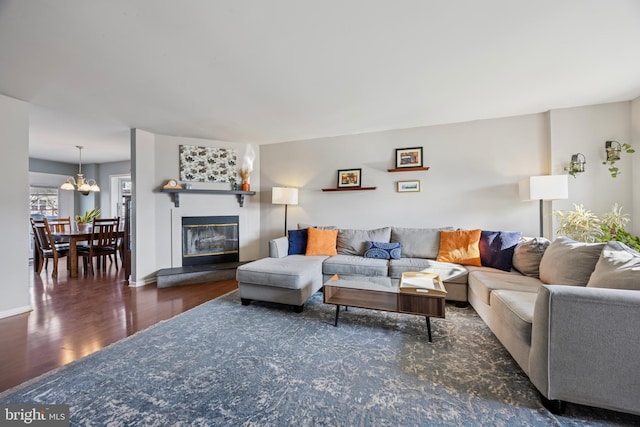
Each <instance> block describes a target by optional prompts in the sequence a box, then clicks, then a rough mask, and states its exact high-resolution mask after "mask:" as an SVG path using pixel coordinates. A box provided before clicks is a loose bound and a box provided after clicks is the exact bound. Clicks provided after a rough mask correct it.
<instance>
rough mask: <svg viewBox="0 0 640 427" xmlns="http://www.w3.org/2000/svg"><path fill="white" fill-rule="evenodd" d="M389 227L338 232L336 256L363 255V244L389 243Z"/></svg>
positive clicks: (340, 230)
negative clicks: (368, 242)
mask: <svg viewBox="0 0 640 427" xmlns="http://www.w3.org/2000/svg"><path fill="white" fill-rule="evenodd" d="M390 238H391V227H383V228H377V229H374V230H353V229H348V228H346V229H339V230H338V244H337V249H338V254H339V255H360V256H362V255H364V251H365V242H366V241H367V240H370V241H372V242H389V239H390Z"/></svg>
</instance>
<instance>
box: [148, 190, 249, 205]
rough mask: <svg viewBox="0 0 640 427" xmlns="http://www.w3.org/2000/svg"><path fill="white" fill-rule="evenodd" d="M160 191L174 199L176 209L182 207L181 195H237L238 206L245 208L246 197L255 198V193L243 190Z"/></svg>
mask: <svg viewBox="0 0 640 427" xmlns="http://www.w3.org/2000/svg"><path fill="white" fill-rule="evenodd" d="M160 191H162V192H163V193H169V194H170V195H171V198H172V199H173V204H174V206H175V207H176V208H179V207H180V193H190V194H218V195H220V194H235V195H236V196H238V204H239V205H240V207H243V206H244V197H245V196H253V195H255V194H256V192H255V191H242V190H207V189H194V188H190V189H186V188H163V189H161V190H160Z"/></svg>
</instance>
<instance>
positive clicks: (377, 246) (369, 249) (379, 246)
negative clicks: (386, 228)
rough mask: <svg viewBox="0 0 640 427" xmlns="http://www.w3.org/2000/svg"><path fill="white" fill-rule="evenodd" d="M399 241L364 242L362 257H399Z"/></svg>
mask: <svg viewBox="0 0 640 427" xmlns="http://www.w3.org/2000/svg"><path fill="white" fill-rule="evenodd" d="M400 252H401V248H400V243H389V242H372V241H371V240H367V241H366V242H365V244H364V257H365V258H376V259H400Z"/></svg>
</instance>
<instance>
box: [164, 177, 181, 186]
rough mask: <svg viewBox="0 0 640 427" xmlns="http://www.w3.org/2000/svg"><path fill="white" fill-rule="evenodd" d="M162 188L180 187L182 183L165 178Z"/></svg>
mask: <svg viewBox="0 0 640 427" xmlns="http://www.w3.org/2000/svg"><path fill="white" fill-rule="evenodd" d="M162 188H182V185H180V183H178V180H176V179H173V178H171V179H168V180H167V182H166V184H164V186H163V187H162Z"/></svg>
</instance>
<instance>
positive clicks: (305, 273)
mask: <svg viewBox="0 0 640 427" xmlns="http://www.w3.org/2000/svg"><path fill="white" fill-rule="evenodd" d="M325 259H327V257H326V256H304V255H289V256H287V257H284V258H262V259H259V260H257V261H252V262H250V263H248V264H244V265H241V266H240V267H238V270H237V271H236V279H237V280H238V282H243V283H252V284H257V285H266V286H274V287H278V288H289V289H301V288H303V287H305V286H307V285H309V284H310V283H313V282H314V281H315V280H317V279H318V277H319V278H320V280H322V262H323V261H324V260H325Z"/></svg>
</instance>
